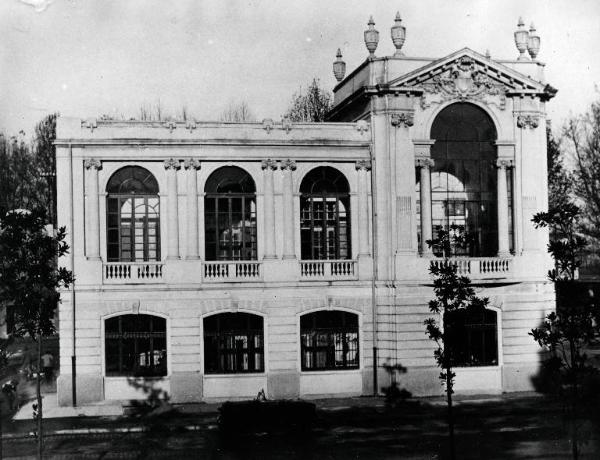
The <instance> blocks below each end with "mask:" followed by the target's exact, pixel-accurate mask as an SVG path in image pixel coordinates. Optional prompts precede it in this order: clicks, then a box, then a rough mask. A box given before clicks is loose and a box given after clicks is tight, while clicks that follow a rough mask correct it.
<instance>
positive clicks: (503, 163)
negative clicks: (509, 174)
mask: <svg viewBox="0 0 600 460" xmlns="http://www.w3.org/2000/svg"><path fill="white" fill-rule="evenodd" d="M512 167H513V161H512V160H510V159H508V158H498V159H497V160H496V168H500V169H506V168H512Z"/></svg>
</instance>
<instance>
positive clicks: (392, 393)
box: [381, 359, 412, 407]
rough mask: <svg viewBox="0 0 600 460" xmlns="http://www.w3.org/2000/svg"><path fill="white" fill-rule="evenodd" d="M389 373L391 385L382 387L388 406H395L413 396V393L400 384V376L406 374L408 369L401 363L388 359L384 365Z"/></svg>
mask: <svg viewBox="0 0 600 460" xmlns="http://www.w3.org/2000/svg"><path fill="white" fill-rule="evenodd" d="M382 367H383V368H384V369H385V371H386V372H387V374H388V377H389V382H390V385H389V386H387V387H382V388H381V392H382V393H383V394H384V396H385V403H386V405H387V406H388V407H394V406H396V405H398V404H400V403H402V402H404V401H406V400H407V399H409V398H410V397H411V396H412V393H411V392H410V391H408V390H407V389H405V388H402V387H401V385H400V376H401V375H402V374H406V372H407V369H406V367H404V366H403V365H402V364H400V363H396V364H392V363H391V361H390V360H389V359H388V360H387V361H386V362H385V363H384V364H383V366H382Z"/></svg>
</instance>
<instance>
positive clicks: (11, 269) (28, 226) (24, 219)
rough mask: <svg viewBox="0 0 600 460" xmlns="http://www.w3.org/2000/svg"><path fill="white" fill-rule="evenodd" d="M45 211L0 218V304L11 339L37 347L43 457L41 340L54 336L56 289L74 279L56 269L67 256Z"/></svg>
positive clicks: (61, 233)
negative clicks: (10, 318)
mask: <svg viewBox="0 0 600 460" xmlns="http://www.w3.org/2000/svg"><path fill="white" fill-rule="evenodd" d="M46 217H47V216H46V213H45V211H44V210H39V209H36V210H34V211H31V212H29V211H12V212H9V213H7V214H6V215H5V216H2V217H0V303H1V304H2V306H3V307H4V308H6V306H7V305H10V306H11V308H12V310H13V312H14V334H15V335H17V336H28V337H30V338H31V339H32V340H34V341H37V344H38V356H37V367H38V373H37V374H38V375H37V417H36V419H37V436H38V456H39V458H41V455H42V449H43V444H42V439H43V438H42V434H43V432H42V415H43V412H42V396H41V375H40V370H41V368H42V366H41V356H42V337H43V336H44V335H49V334H52V333H54V332H55V331H56V329H55V326H54V321H53V320H54V313H55V311H56V307H57V304H58V302H59V301H60V293H59V291H58V289H59V288H68V287H69V285H70V284H71V283H72V282H73V274H72V273H71V272H70V271H69V270H67V269H66V268H63V267H57V260H58V258H60V257H62V256H64V255H66V254H67V252H68V249H69V247H68V245H67V243H66V242H65V241H64V240H65V235H66V233H65V228H64V227H62V228H60V229H58V230H57V231H56V234H52V232H50V233H49V232H48V231H47V230H46Z"/></svg>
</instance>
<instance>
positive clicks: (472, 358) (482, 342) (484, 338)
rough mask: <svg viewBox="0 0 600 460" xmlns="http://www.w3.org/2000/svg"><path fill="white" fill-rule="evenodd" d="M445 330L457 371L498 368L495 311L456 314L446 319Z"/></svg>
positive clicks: (467, 311)
mask: <svg viewBox="0 0 600 460" xmlns="http://www.w3.org/2000/svg"><path fill="white" fill-rule="evenodd" d="M444 329H445V332H446V334H447V338H448V340H449V343H450V344H451V350H452V357H451V358H452V363H453V365H454V366H457V367H473V366H496V365H497V364H498V323H497V314H496V312H495V311H493V310H488V309H484V310H478V311H471V310H457V311H454V312H452V313H451V314H450V315H447V316H446V318H445V319H444Z"/></svg>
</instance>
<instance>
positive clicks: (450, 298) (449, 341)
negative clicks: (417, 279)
mask: <svg viewBox="0 0 600 460" xmlns="http://www.w3.org/2000/svg"><path fill="white" fill-rule="evenodd" d="M466 242H467V236H466V235H465V234H464V233H463V232H461V229H460V227H459V226H457V225H451V226H450V228H449V229H448V230H441V231H440V232H439V233H438V238H437V239H435V240H430V241H427V244H429V245H430V246H435V247H436V249H437V250H438V251H440V252H441V253H442V255H443V260H442V261H441V263H440V262H435V261H432V262H431V264H430V266H429V272H430V273H431V275H432V276H433V279H434V280H433V292H434V294H435V299H432V300H430V301H429V311H430V312H431V313H433V314H435V315H436V317H437V318H440V317H441V323H440V322H439V319H436V318H428V319H426V320H425V322H424V324H425V327H426V331H427V335H428V336H429V338H430V339H431V340H433V341H434V342H435V343H436V346H437V348H436V349H435V351H434V352H433V355H434V358H435V361H436V363H437V365H438V367H440V369H441V370H442V371H441V372H440V376H439V378H440V380H441V381H442V384H443V385H444V386H445V391H446V401H447V407H448V435H449V439H448V440H449V452H450V458H451V459H452V460H454V459H455V458H456V453H455V443H454V414H453V407H452V404H453V403H452V394H453V393H454V378H455V377H456V374H455V373H454V371H453V368H454V366H455V356H456V350H455V349H454V339H453V337H454V336H453V334H452V323H453V316H456V314H457V313H460V312H468V313H475V312H477V311H481V310H484V309H485V307H486V306H487V305H488V303H489V300H488V299H487V298H485V297H483V298H481V297H477V296H476V295H475V289H474V288H473V287H472V285H471V280H470V279H469V278H468V277H466V276H462V275H459V274H458V267H457V265H456V263H453V261H452V259H451V257H452V255H453V253H454V252H455V250H456V249H457V248H458V247H464V246H465V245H466Z"/></svg>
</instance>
